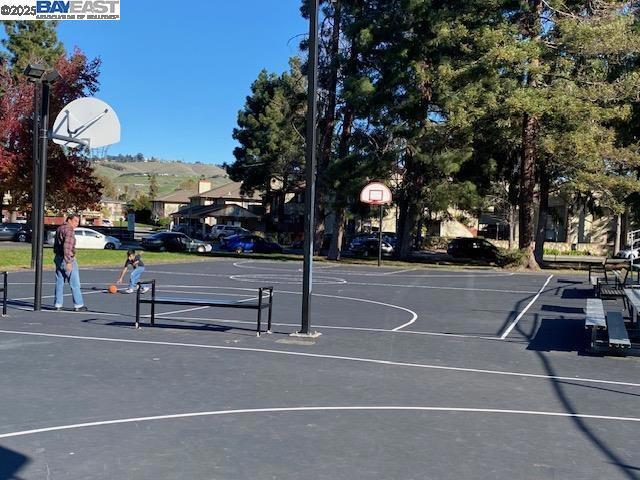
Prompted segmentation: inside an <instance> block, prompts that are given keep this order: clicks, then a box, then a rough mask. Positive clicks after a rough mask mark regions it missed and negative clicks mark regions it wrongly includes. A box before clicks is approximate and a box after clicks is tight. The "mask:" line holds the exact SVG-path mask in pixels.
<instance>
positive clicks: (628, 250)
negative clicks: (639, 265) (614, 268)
mask: <svg viewBox="0 0 640 480" xmlns="http://www.w3.org/2000/svg"><path fill="white" fill-rule="evenodd" d="M639 254H640V249H638V248H633V247H630V246H628V245H627V246H626V247H624V248H622V249H621V250H620V251H619V252H618V253H616V255H615V257H616V258H625V259H627V260H635V259H636V258H638V256H639Z"/></svg>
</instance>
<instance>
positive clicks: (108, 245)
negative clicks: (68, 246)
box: [75, 227, 122, 250]
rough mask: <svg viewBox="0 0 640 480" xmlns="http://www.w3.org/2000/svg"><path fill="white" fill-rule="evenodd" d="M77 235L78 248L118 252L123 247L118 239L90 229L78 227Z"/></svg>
mask: <svg viewBox="0 0 640 480" xmlns="http://www.w3.org/2000/svg"><path fill="white" fill-rule="evenodd" d="M75 234H76V248H93V249H106V250H114V249H115V250H118V249H120V248H121V247H122V242H120V240H118V239H117V238H115V237H111V236H109V235H104V234H102V233H100V232H96V231H95V230H91V229H90V228H84V227H78V228H76V231H75Z"/></svg>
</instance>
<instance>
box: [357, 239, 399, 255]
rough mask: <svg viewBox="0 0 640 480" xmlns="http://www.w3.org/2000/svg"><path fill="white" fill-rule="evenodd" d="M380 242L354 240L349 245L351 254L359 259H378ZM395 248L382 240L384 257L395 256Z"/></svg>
mask: <svg viewBox="0 0 640 480" xmlns="http://www.w3.org/2000/svg"><path fill="white" fill-rule="evenodd" d="M379 245H380V240H379V239H378V238H371V237H369V238H365V239H363V240H360V239H358V240H356V241H355V242H354V241H353V240H352V241H351V243H350V244H349V253H351V254H352V255H355V256H358V257H377V256H378V248H379ZM393 251H394V249H393V246H392V245H391V244H390V243H389V242H385V241H384V240H382V256H384V257H388V256H390V255H393Z"/></svg>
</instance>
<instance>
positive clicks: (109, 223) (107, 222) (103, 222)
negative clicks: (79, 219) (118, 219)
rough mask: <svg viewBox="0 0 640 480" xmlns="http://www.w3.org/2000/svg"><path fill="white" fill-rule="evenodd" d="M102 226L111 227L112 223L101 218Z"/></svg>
mask: <svg viewBox="0 0 640 480" xmlns="http://www.w3.org/2000/svg"><path fill="white" fill-rule="evenodd" d="M102 226H103V227H113V223H112V222H111V220H109V219H108V218H103V219H102Z"/></svg>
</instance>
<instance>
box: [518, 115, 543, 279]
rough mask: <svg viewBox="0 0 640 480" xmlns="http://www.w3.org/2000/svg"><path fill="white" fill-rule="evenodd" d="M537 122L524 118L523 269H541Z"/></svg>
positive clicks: (521, 200) (522, 185)
mask: <svg viewBox="0 0 640 480" xmlns="http://www.w3.org/2000/svg"><path fill="white" fill-rule="evenodd" d="M536 127H537V121H536V119H535V118H534V117H531V116H530V115H525V116H524V125H523V138H522V163H521V165H520V232H519V233H520V239H519V240H520V242H519V243H520V249H521V250H523V252H524V258H523V267H525V268H529V269H532V270H537V269H539V266H538V263H537V262H536V258H535V255H534V215H535V208H534V199H535V186H536V176H535V164H536V147H535V142H536V137H537V131H536V130H537V128H536Z"/></svg>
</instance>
